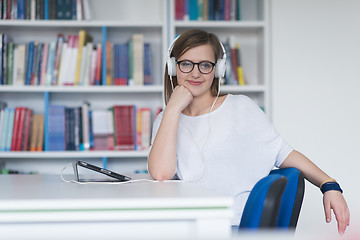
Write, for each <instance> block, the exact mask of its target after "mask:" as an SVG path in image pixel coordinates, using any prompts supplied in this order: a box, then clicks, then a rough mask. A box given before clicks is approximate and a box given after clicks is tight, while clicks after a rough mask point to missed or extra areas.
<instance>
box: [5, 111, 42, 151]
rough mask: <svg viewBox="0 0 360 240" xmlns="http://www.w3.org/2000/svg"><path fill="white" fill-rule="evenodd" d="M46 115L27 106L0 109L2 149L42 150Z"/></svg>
mask: <svg viewBox="0 0 360 240" xmlns="http://www.w3.org/2000/svg"><path fill="white" fill-rule="evenodd" d="M43 143H44V115H42V114H34V113H33V111H32V110H31V109H29V108H26V107H16V108H7V107H2V108H1V111H0V151H42V150H43Z"/></svg>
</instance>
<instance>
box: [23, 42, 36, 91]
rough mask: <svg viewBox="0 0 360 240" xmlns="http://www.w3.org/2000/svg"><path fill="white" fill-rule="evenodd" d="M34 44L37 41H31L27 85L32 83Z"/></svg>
mask: <svg viewBox="0 0 360 240" xmlns="http://www.w3.org/2000/svg"><path fill="white" fill-rule="evenodd" d="M34 46H35V43H34V42H33V41H31V42H29V51H28V57H27V61H28V62H27V69H26V81H25V85H30V83H31V74H32V69H33V61H34Z"/></svg>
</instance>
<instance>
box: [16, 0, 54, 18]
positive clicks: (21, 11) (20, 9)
mask: <svg viewBox="0 0 360 240" xmlns="http://www.w3.org/2000/svg"><path fill="white" fill-rule="evenodd" d="M45 1H47V0H45ZM17 19H25V0H18V2H17Z"/></svg>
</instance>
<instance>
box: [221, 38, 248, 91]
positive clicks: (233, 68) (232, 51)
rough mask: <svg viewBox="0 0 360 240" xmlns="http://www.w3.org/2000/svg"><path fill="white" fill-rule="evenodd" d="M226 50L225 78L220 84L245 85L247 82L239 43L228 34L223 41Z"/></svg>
mask: <svg viewBox="0 0 360 240" xmlns="http://www.w3.org/2000/svg"><path fill="white" fill-rule="evenodd" d="M223 45H224V48H225V51H226V53H227V54H226V71H225V79H224V82H223V83H222V84H226V85H245V84H247V81H246V78H245V74H244V71H243V64H242V57H241V50H240V44H239V43H237V42H236V41H235V40H234V38H233V37H232V36H230V37H229V38H228V39H227V40H226V42H225V43H223Z"/></svg>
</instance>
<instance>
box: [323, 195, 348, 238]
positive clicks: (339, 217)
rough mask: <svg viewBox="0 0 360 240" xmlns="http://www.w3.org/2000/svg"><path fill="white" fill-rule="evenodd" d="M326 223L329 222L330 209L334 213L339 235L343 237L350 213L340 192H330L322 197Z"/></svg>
mask: <svg viewBox="0 0 360 240" xmlns="http://www.w3.org/2000/svg"><path fill="white" fill-rule="evenodd" d="M323 203H324V211H325V217H326V222H327V223H329V222H331V209H332V210H333V211H334V214H335V218H336V221H337V225H338V231H339V233H340V235H343V234H344V232H345V230H346V227H347V226H349V225H350V211H349V208H348V206H347V204H346V201H345V199H344V197H343V195H342V193H341V192H339V191H335V190H331V191H327V192H325V193H324V196H323Z"/></svg>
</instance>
